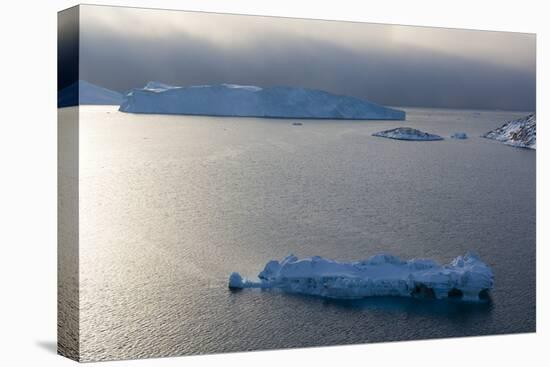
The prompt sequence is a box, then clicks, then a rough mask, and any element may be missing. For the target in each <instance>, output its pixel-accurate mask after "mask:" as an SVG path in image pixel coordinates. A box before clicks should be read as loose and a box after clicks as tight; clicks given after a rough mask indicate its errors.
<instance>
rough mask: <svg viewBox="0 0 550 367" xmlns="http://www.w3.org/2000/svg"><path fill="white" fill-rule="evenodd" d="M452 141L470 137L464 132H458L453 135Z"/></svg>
mask: <svg viewBox="0 0 550 367" xmlns="http://www.w3.org/2000/svg"><path fill="white" fill-rule="evenodd" d="M451 139H468V135H467V134H466V133H463V132H456V133H453V134H452V135H451Z"/></svg>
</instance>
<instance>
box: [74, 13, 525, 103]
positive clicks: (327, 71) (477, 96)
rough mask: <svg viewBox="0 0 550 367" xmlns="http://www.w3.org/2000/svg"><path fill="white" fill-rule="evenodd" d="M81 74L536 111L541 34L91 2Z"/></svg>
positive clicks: (124, 82) (131, 84)
mask: <svg viewBox="0 0 550 367" xmlns="http://www.w3.org/2000/svg"><path fill="white" fill-rule="evenodd" d="M79 27H80V76H79V77H80V79H85V80H88V81H89V82H91V83H94V84H98V85H101V86H103V87H106V88H110V89H113V90H117V91H121V92H122V91H126V90H129V89H131V88H139V87H142V86H144V85H145V84H146V83H147V82H148V81H152V80H154V81H160V82H164V83H168V84H172V85H179V86H188V85H197V84H220V83H233V84H247V85H258V86H261V87H270V86H280V85H286V86H295V87H305V88H313V89H321V90H326V91H329V92H332V93H336V94H343V95H350V96H355V97H358V98H363V99H367V100H370V101H373V102H376V103H380V104H384V105H389V106H421V107H447V108H471V109H505V110H522V111H534V110H535V93H536V92H535V89H536V38H535V35H534V34H525V33H511V32H489V31H475V30H457V29H445V28H430V27H412V26H399V25H384V24H370V23H357V22H341V21H338V22H337V21H324V20H307V19H294V18H280V17H263V16H245V15H227V14H215V13H200V12H184V11H173V10H153V9H139V8H122V7H106V6H90V5H85V6H81V7H80V25H79Z"/></svg>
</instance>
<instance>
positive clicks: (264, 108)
mask: <svg viewBox="0 0 550 367" xmlns="http://www.w3.org/2000/svg"><path fill="white" fill-rule="evenodd" d="M120 111H123V112H132V113H159V114H186V115H211V116H245V117H246V116H248V117H275V118H311V119H365V120H368V119H375V120H404V119H405V112H403V111H400V110H396V109H392V108H387V107H384V106H381V105H378V104H376V103H372V102H369V101H366V100H362V99H359V98H355V97H349V96H342V95H336V94H332V93H328V92H325V91H321V90H314V89H305V88H293V87H271V88H260V87H256V86H252V85H236V84H220V85H196V86H190V87H175V86H170V85H166V84H163V83H159V82H149V83H147V85H146V86H145V87H144V88H140V89H133V90H131V91H130V92H128V93H127V94H126V95H125V96H124V101H123V102H122V104H121V105H120Z"/></svg>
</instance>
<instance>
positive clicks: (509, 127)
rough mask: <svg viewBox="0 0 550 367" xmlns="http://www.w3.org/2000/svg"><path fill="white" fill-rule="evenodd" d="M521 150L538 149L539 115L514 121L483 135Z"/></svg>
mask: <svg viewBox="0 0 550 367" xmlns="http://www.w3.org/2000/svg"><path fill="white" fill-rule="evenodd" d="M482 137H483V138H487V139H493V140H497V141H500V142H503V143H504V144H508V145H512V146H515V147H519V148H529V149H537V115H536V114H534V113H533V114H531V115H528V116H526V117H523V118H520V119H517V120H512V121H509V122H507V123H505V124H504V125H502V126H501V127H499V128H497V129H494V130H491V131H489V132H488V133H485V134H483V135H482Z"/></svg>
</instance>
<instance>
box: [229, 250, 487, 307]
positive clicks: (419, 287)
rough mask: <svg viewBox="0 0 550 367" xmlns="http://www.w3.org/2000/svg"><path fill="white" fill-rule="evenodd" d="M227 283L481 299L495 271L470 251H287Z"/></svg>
mask: <svg viewBox="0 0 550 367" xmlns="http://www.w3.org/2000/svg"><path fill="white" fill-rule="evenodd" d="M229 288H232V289H243V288H275V289H281V290H283V291H285V292H289V293H298V294H307V295H314V296H321V297H327V298H337V299H357V298H364V297H372V296H402V297H420V298H435V299H443V298H453V299H461V300H467V301H480V300H486V299H488V292H489V290H490V289H492V288H493V272H492V270H491V268H490V267H489V266H487V265H486V264H485V263H484V262H483V261H481V259H480V258H479V257H478V256H477V255H476V254H474V253H472V252H468V253H467V254H466V255H465V256H459V257H457V258H455V259H454V260H453V261H452V262H451V263H449V264H447V265H439V264H438V263H437V262H435V261H433V260H429V259H412V260H406V261H405V260H401V259H400V258H399V257H396V256H392V255H387V254H382V255H376V256H373V257H370V258H368V259H366V260H362V261H356V262H338V261H334V260H329V259H325V258H322V257H319V256H314V257H309V258H304V259H298V258H297V257H296V256H294V255H289V256H287V257H286V258H285V259H283V260H282V261H277V260H272V261H269V262H268V263H267V264H266V266H265V268H264V270H262V271H261V272H260V274H259V275H258V279H257V280H248V279H244V278H243V277H242V276H241V275H240V274H239V273H232V274H231V275H230V277H229Z"/></svg>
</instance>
